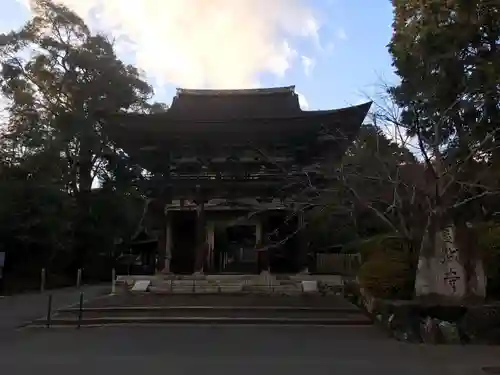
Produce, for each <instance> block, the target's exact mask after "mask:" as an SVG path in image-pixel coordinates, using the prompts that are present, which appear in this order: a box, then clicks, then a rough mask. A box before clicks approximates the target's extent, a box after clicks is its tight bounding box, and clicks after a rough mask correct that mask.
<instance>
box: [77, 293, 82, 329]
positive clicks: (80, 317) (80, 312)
mask: <svg viewBox="0 0 500 375" xmlns="http://www.w3.org/2000/svg"><path fill="white" fill-rule="evenodd" d="M82 315H83V292H81V293H80V307H79V309H78V327H77V328H78V329H80V328H81V326H82Z"/></svg>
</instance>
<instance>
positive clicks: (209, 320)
mask: <svg viewBox="0 0 500 375" xmlns="http://www.w3.org/2000/svg"><path fill="white" fill-rule="evenodd" d="M78 324H80V325H81V326H83V327H100V326H105V325H148V324H154V325H162V324H164V325H171V324H210V325H213V324H220V325H222V324H233V325H234V324H248V325H301V326H304V325H322V326H324V325H339V326H340V325H342V326H360V325H372V322H371V321H370V320H369V319H368V318H366V317H364V316H361V315H360V316H352V317H351V316H349V317H341V318H275V317H267V318H258V317H256V318H253V317H203V316H202V317H200V316H190V317H100V318H83V319H82V320H81V321H80V323H78V320H77V319H65V318H61V319H58V318H54V319H53V320H52V321H51V324H50V327H51V328H58V327H76V326H77V325H78ZM41 327H46V322H45V321H44V320H38V321H34V322H32V323H31V324H29V325H28V326H26V328H41Z"/></svg>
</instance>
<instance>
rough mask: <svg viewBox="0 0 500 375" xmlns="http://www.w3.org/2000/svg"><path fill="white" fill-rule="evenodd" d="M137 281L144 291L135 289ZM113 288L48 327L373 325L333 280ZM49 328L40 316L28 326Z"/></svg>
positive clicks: (150, 279)
mask: <svg viewBox="0 0 500 375" xmlns="http://www.w3.org/2000/svg"><path fill="white" fill-rule="evenodd" d="M138 283H140V284H142V285H144V286H145V288H144V289H141V290H140V291H138V290H137V288H134V285H137V284H138ZM304 283H305V284H304ZM307 283H309V284H307ZM311 283H312V284H313V286H317V285H319V284H321V285H323V286H324V285H328V288H327V290H329V291H330V292H326V293H325V292H324V290H323V291H320V290H318V289H317V288H316V289H315V288H311ZM304 285H309V286H308V287H305V286H304ZM115 289H116V293H115V294H110V295H107V296H104V297H100V298H97V299H93V300H89V301H87V302H85V303H84V304H83V308H82V309H81V310H80V308H79V306H74V307H70V308H65V309H61V310H59V311H57V312H56V313H55V314H54V315H53V316H51V319H50V322H49V324H50V325H51V326H78V325H81V326H102V325H109V324H120V325H121V324H141V325H142V324H174V323H189V324H291V325H310V324H312V325H369V324H371V321H370V319H369V318H368V317H367V316H365V315H364V314H363V313H362V311H361V310H360V309H359V308H357V307H356V306H354V305H353V304H351V303H349V302H348V301H346V300H345V299H344V298H343V297H342V295H341V291H342V280H341V279H340V278H338V277H334V276H319V277H318V276H309V275H293V276H290V275H269V274H261V275H220V274H219V275H189V276H179V275H175V276H174V275H155V276H119V277H118V278H117V280H116V288H115ZM47 324H48V323H47V319H46V318H43V319H40V320H37V321H34V322H33V323H32V324H31V326H32V327H39V326H46V325H47Z"/></svg>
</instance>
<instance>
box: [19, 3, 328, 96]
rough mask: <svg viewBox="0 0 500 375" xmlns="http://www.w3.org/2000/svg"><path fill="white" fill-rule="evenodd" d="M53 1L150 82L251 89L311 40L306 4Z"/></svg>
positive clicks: (313, 24) (312, 24)
mask: <svg viewBox="0 0 500 375" xmlns="http://www.w3.org/2000/svg"><path fill="white" fill-rule="evenodd" d="M20 1H26V0H20ZM57 2H59V3H62V4H64V5H66V6H68V7H69V8H71V9H73V10H74V11H76V12H77V13H78V14H79V15H80V16H82V17H83V18H84V19H86V20H87V21H88V22H89V23H90V24H91V25H94V26H96V27H98V28H99V29H101V30H105V31H106V32H109V33H111V35H113V36H114V37H115V38H118V41H119V48H120V51H124V50H128V51H130V52H131V53H132V54H133V56H134V57H135V60H136V61H135V62H136V64H137V65H138V67H140V68H142V69H144V70H145V71H146V72H147V73H148V74H149V75H150V76H152V77H154V78H155V79H156V80H157V84H163V83H165V82H169V83H172V84H175V85H180V86H184V87H212V88H239V87H252V86H256V85H258V82H257V77H258V75H259V74H260V73H271V74H273V75H275V76H278V77H282V76H283V75H284V74H285V73H286V71H287V70H288V69H290V67H291V66H292V64H293V63H294V61H295V60H296V57H297V56H298V54H297V51H296V50H295V47H294V41H296V39H297V38H305V39H307V40H309V41H310V42H311V43H312V44H316V43H317V41H318V40H319V39H318V29H319V22H318V20H317V18H316V17H315V15H314V14H313V10H312V9H311V8H310V7H309V6H308V5H307V0H271V1H269V0H238V1H235V0H161V1H158V0H141V1H133V0H57ZM127 40H128V42H127ZM130 41H131V42H130Z"/></svg>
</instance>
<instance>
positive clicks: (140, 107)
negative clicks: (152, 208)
mask: <svg viewBox="0 0 500 375" xmlns="http://www.w3.org/2000/svg"><path fill="white" fill-rule="evenodd" d="M34 11H35V16H34V18H33V19H31V20H30V21H29V22H28V23H26V25H25V26H24V27H22V28H21V29H20V30H17V31H12V32H10V33H8V34H4V35H0V63H1V67H2V70H1V77H0V86H1V89H2V92H3V94H4V96H5V98H6V99H7V100H8V107H7V108H6V109H7V112H8V115H9V116H8V122H7V124H6V127H5V128H4V129H3V133H2V138H1V142H2V145H1V146H2V148H1V154H0V162H1V164H0V176H1V180H0V193H1V194H2V201H1V203H0V223H1V226H0V227H1V229H0V230H1V232H2V246H3V247H4V250H8V251H9V253H8V258H7V259H8V262H7V266H8V267H7V271H9V269H16V270H17V271H19V269H20V267H19V264H21V263H22V264H23V267H22V268H28V269H29V268H30V267H31V265H32V264H33V267H35V268H36V267H40V266H41V265H43V266H45V267H48V268H50V267H53V266H55V264H56V263H57V268H58V269H60V270H65V269H66V270H68V272H70V270H71V269H74V268H75V267H82V266H86V265H89V264H92V263H93V260H95V259H94V258H95V256H97V255H99V254H102V253H105V252H109V249H111V248H113V243H114V242H115V240H116V239H119V238H122V237H123V236H126V235H127V233H129V232H131V226H133V225H136V223H137V221H138V219H137V215H140V211H141V210H142V203H140V201H141V195H140V191H139V190H138V188H137V185H138V183H139V182H140V180H141V178H142V176H141V174H140V170H138V169H137V168H135V167H134V166H132V165H130V164H129V162H128V160H127V159H126V157H125V155H123V154H121V153H120V152H119V150H116V149H115V148H114V147H113V145H112V144H111V143H110V141H109V140H108V139H106V136H105V135H104V133H103V132H102V129H101V124H100V123H99V118H98V116H97V114H98V113H99V111H107V112H118V111H124V110H135V111H149V110H151V111H154V110H158V108H159V107H161V108H163V106H161V105H158V104H155V105H151V104H149V99H150V98H151V95H152V88H151V87H150V86H149V85H148V84H147V83H146V82H145V81H144V80H143V79H142V78H141V76H140V73H139V72H138V71H137V69H136V68H134V67H133V66H130V65H126V64H124V63H123V62H121V61H120V60H119V59H118V58H117V57H116V54H115V52H114V49H113V45H112V43H111V42H110V41H109V40H108V39H107V38H106V37H105V36H103V35H99V34H93V33H92V32H91V31H90V30H89V28H88V27H87V25H85V23H84V22H83V21H82V20H81V19H80V18H79V17H78V16H76V15H75V14H74V13H73V12H71V11H70V10H68V9H67V8H65V7H63V6H59V5H54V4H53V3H52V2H50V1H38V2H36V7H35V9H34ZM96 187H100V188H99V189H95V188H96ZM138 202H139V203H138ZM138 206H139V208H137V207H138ZM54 262H56V263H54ZM94 263H95V262H94ZM35 265H36V266H35Z"/></svg>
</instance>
